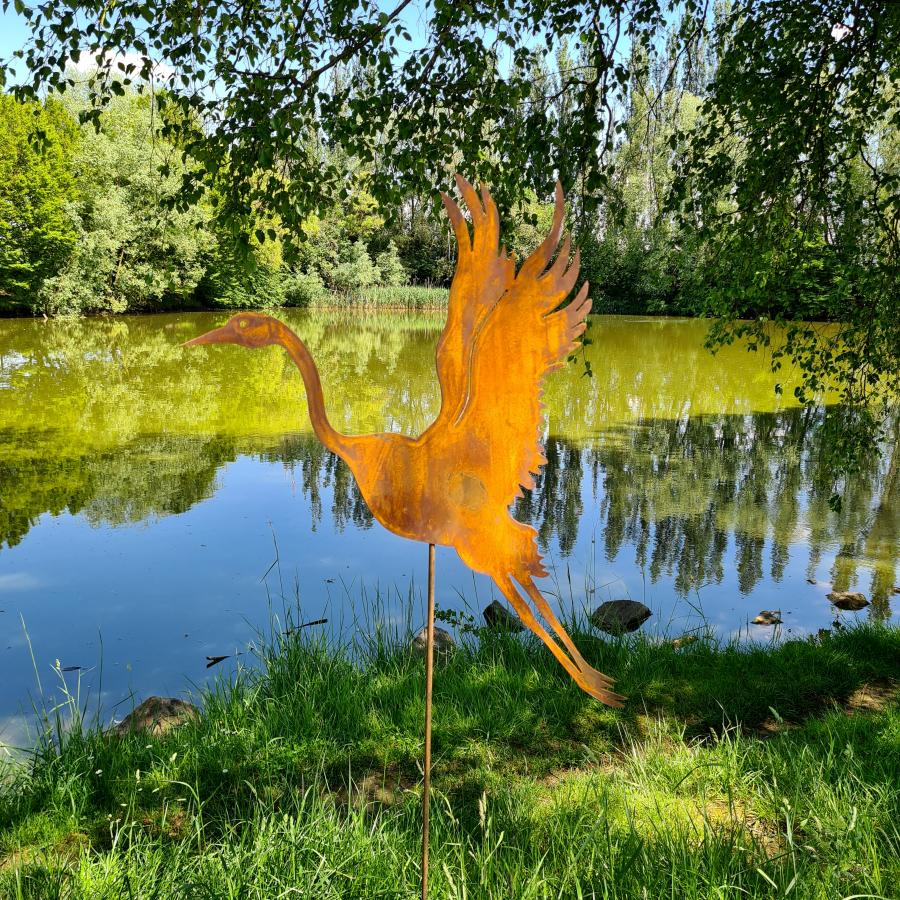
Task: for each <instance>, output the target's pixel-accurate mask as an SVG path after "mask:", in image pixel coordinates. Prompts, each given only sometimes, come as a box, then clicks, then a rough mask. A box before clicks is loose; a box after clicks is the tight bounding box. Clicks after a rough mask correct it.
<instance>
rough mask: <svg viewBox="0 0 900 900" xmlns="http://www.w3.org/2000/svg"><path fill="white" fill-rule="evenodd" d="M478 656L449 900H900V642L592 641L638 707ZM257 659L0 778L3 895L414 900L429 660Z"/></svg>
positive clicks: (491, 644) (464, 716)
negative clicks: (232, 675) (255, 665)
mask: <svg viewBox="0 0 900 900" xmlns="http://www.w3.org/2000/svg"><path fill="white" fill-rule="evenodd" d="M481 638H482V639H481V640H480V641H479V642H477V643H476V642H473V643H472V644H471V645H469V646H467V647H465V648H463V649H462V650H460V651H459V652H457V653H456V654H455V655H454V656H453V657H452V658H451V659H450V660H449V661H447V662H446V663H444V664H442V665H441V666H440V668H439V669H438V671H437V675H436V679H435V720H434V748H435V769H434V781H433V784H434V788H435V800H434V802H433V805H432V810H433V812H432V839H433V844H432V851H431V852H432V864H431V867H432V873H433V874H432V878H433V890H432V896H433V897H435V898H449V897H453V898H462V897H467V898H482V897H484V898H487V897H491V898H504V900H505V898H550V897H553V898H570V897H571V898H575V897H597V898H600V897H602V898H629V900H631V898H639V897H650V898H658V897H679V898H681V897H686V898H699V897H739V896H752V897H776V896H777V897H781V896H785V895H791V896H795V897H802V898H820V897H821V898H829V900H831V898H835V897H847V896H850V895H855V896H876V897H878V896H880V897H893V896H896V887H897V885H898V884H900V793H898V791H900V705H898V700H897V695H896V691H895V686H896V683H897V681H898V680H900V631H898V630H896V629H889V628H883V627H878V626H863V627H860V628H858V629H854V630H850V631H847V632H840V633H835V634H833V635H832V636H830V637H828V638H825V639H823V640H822V641H817V642H809V641H794V642H787V643H781V644H779V645H773V646H770V647H765V648H760V647H756V648H751V649H749V650H744V651H741V650H740V649H739V648H737V647H736V646H719V647H717V646H713V645H711V644H709V643H706V642H703V641H700V642H698V643H695V644H692V645H690V646H688V647H684V648H682V649H675V648H673V647H672V646H670V645H659V644H656V645H654V644H653V643H651V642H649V641H648V640H646V639H644V638H640V637H639V638H637V639H636V640H622V641H607V642H604V641H600V640H598V639H597V638H596V637H592V636H590V635H587V634H580V635H578V636H577V640H578V641H579V643H580V644H581V645H582V647H584V648H585V649H586V654H585V655H586V656H588V658H589V659H590V660H591V661H592V662H594V663H595V664H597V665H598V666H599V668H601V669H602V670H603V671H607V672H610V673H614V674H615V675H617V676H618V679H619V680H618V685H617V687H618V688H619V689H621V690H622V691H623V692H624V693H626V694H627V695H629V697H630V700H629V703H628V707H627V709H626V710H625V711H624V712H617V711H613V710H609V709H606V708H604V707H601V706H600V705H598V704H597V703H596V702H594V701H592V700H590V699H589V698H588V697H586V696H585V695H584V694H582V693H581V692H579V691H578V690H577V689H576V688H575V687H574V686H573V685H572V684H571V683H570V682H569V681H568V680H567V679H566V678H565V677H564V675H563V672H562V670H561V669H560V668H559V667H558V666H557V665H556V664H555V663H554V662H553V661H552V659H551V657H550V654H549V653H547V652H546V651H545V650H543V649H542V648H541V647H540V646H537V645H534V644H532V643H530V642H528V641H524V642H523V641H519V640H515V639H509V638H503V637H496V636H490V635H482V636H481ZM261 662H262V665H261V668H260V670H259V672H252V671H248V672H245V673H243V674H242V675H241V677H240V678H239V679H238V682H237V684H235V685H231V686H225V685H220V686H219V687H218V688H215V689H213V690H211V691H209V692H208V693H206V694H205V695H203V696H202V697H201V698H200V699H201V701H202V706H203V708H204V714H203V717H202V718H201V720H200V721H199V722H197V723H194V724H187V725H184V726H183V727H181V728H180V729H178V730H176V731H174V732H172V733H171V734H169V735H168V736H166V737H164V738H159V739H156V738H150V737H147V736H146V735H143V734H140V735H134V736H129V737H126V738H122V739H119V738H107V737H104V736H102V735H101V734H100V733H98V732H97V731H89V732H87V733H82V732H80V731H78V730H76V731H75V732H73V733H72V734H71V735H70V736H68V737H66V738H65V739H64V740H63V741H62V744H61V747H60V748H58V749H54V748H53V747H52V746H47V747H45V748H43V749H42V750H40V751H39V752H38V753H37V754H36V756H35V757H34V758H33V760H31V761H30V762H29V764H28V766H27V767H25V768H20V769H18V770H14V771H7V772H6V773H5V779H4V780H5V787H3V789H2V793H0V896H2V897H15V898H20V897H29V898H41V900H51V898H57V897H72V898H81V897H84V898H87V897H91V898H98V897H102V898H107V897H108V898H113V897H115V898H120V897H141V898H151V897H153V898H176V897H177V898H182V897H183V898H188V897H190V898H197V897H200V898H205V897H234V898H250V897H252V898H272V897H287V896H302V897H315V898H337V897H345V898H374V897H382V898H394V897H397V898H401V897H414V896H416V895H417V894H416V892H417V885H418V854H419V793H418V791H419V784H420V771H419V768H418V760H419V758H420V753H421V731H422V719H423V710H424V705H423V700H422V689H423V683H424V676H423V672H422V668H423V667H422V663H421V660H419V659H416V658H415V657H411V656H410V655H409V653H407V652H405V651H403V650H399V649H392V648H390V647H385V646H377V647H369V648H368V649H367V650H366V652H364V653H363V655H362V657H361V658H360V657H357V658H356V662H353V661H351V658H350V656H349V655H348V654H347V653H346V652H344V651H342V650H340V649H334V648H327V647H325V646H324V645H322V644H321V643H316V642H315V641H311V640H309V639H304V638H299V637H288V638H281V639H278V640H277V641H276V642H275V644H274V645H273V646H272V647H270V648H268V649H267V650H265V651H264V652H263V654H262V660H261ZM0 783H2V780H0Z"/></svg>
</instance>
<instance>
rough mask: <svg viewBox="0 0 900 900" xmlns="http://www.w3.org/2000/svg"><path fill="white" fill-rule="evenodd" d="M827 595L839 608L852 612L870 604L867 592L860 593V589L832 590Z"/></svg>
mask: <svg viewBox="0 0 900 900" xmlns="http://www.w3.org/2000/svg"><path fill="white" fill-rule="evenodd" d="M827 596H828V599H829V600H830V601H831V602H832V603H833V604H834V605H835V606H836V607H837V608H838V609H845V610H849V611H850V612H856V611H857V610H860V609H865V608H866V607H867V606H868V605H869V601H868V600H866V596H865V594H860V593H859V592H858V591H832V592H831V593H830V594H828V595H827Z"/></svg>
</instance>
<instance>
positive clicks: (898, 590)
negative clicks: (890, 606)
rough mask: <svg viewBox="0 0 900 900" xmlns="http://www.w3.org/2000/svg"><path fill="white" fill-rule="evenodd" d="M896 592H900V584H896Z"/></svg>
mask: <svg viewBox="0 0 900 900" xmlns="http://www.w3.org/2000/svg"><path fill="white" fill-rule="evenodd" d="M894 593H895V594H900V585H895V586H894Z"/></svg>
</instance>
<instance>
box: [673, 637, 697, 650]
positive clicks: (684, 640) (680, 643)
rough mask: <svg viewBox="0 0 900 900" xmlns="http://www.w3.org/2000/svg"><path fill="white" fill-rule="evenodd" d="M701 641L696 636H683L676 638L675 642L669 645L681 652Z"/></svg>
mask: <svg viewBox="0 0 900 900" xmlns="http://www.w3.org/2000/svg"><path fill="white" fill-rule="evenodd" d="M699 640H700V638H698V637H697V635H696V634H683V635H682V636H681V637H677V638H675V640H674V641H669V644H670V645H671V646H673V647H674V648H675V649H676V650H679V649H680V648H681V647H687V646H688V645H689V644H693V643H695V642H696V641H699Z"/></svg>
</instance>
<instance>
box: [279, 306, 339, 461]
mask: <svg viewBox="0 0 900 900" xmlns="http://www.w3.org/2000/svg"><path fill="white" fill-rule="evenodd" d="M279 324H281V323H279ZM278 343H279V344H281V346H282V347H284V349H285V350H287V352H288V353H289V354H290V356H291V359H292V360H293V361H294V362H295V363H296V365H297V368H298V369H299V370H300V374H301V375H302V376H303V384H304V385H305V386H306V400H307V403H308V404H309V418H310V421H311V422H312V427H313V431H315V433H316V437H317V438H318V439H319V440H320V441H321V442H322V443H323V444H324V445H325V446H326V447H327V448H328V449H329V450H331V452H332V453H338V454H339V455H341V456H343V453H342V452H341V451H342V450H343V445H344V436H343V435H342V434H341V433H340V432H339V431H335V429H334V428H332V427H331V423H330V422H329V421H328V415H327V414H326V412H325V398H324V397H323V396H322V382H321V380H320V379H319V371H318V369H317V368H316V364H315V361H314V360H313V358H312V356H311V355H310V352H309V350H307V349H306V344H304V343H303V341H301V340H300V338H298V337H297V335H296V334H294V332H293V331H291V329H290V328H288V327H287V326H285V325H281V327H280V328H279V329H278Z"/></svg>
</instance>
